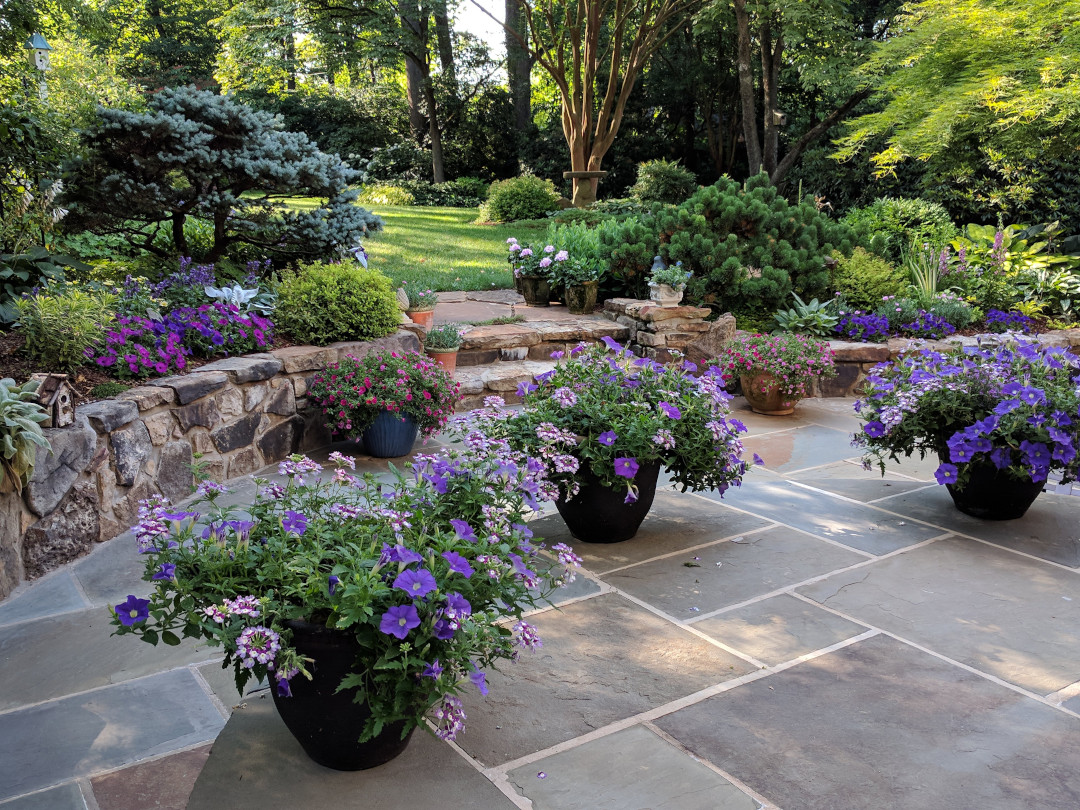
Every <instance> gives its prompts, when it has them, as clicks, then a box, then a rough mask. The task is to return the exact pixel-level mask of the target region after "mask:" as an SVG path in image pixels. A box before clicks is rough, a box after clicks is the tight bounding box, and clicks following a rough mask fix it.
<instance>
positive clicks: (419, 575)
mask: <svg viewBox="0 0 1080 810" xmlns="http://www.w3.org/2000/svg"><path fill="white" fill-rule="evenodd" d="M393 587H395V588H398V589H399V590H402V591H405V592H406V593H407V594H409V595H410V596H424V595H425V594H429V593H431V592H432V591H434V590H435V589H436V588H438V587H439V584H438V583H437V582H436V581H435V577H434V576H432V574H431V572H430V571H428V570H427V569H426V568H421V569H419V570H416V571H414V570H413V569H411V568H409V569H407V570H405V571H402V572H401V573H400V574H398V576H397V579H395V580H394V585H393Z"/></svg>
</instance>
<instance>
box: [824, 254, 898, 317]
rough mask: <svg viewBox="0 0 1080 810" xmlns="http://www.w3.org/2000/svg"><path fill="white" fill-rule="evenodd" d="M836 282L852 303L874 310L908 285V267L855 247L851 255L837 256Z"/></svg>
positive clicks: (840, 290)
mask: <svg viewBox="0 0 1080 810" xmlns="http://www.w3.org/2000/svg"><path fill="white" fill-rule="evenodd" d="M836 258H837V264H836V266H835V267H834V268H833V271H832V283H833V287H834V289H836V291H837V292H839V293H842V294H843V296H844V300H845V301H846V302H847V304H848V306H851V307H854V308H855V309H863V310H867V311H873V310H875V309H877V308H878V307H879V306H881V299H882V298H884V297H885V296H887V295H899V294H900V293H901V292H903V291H904V289H905V288H906V287H907V278H906V276H905V274H904V271H903V270H901V269H899V268H896V267H893V266H892V265H891V264H889V263H888V262H887V261H885V260H884V259H882V258H880V257H878V256H875V255H874V254H873V253H869V252H867V251H865V250H863V249H862V248H861V247H857V248H855V250H854V251H853V252H852V254H851V256H850V257H844V256H837V257H836Z"/></svg>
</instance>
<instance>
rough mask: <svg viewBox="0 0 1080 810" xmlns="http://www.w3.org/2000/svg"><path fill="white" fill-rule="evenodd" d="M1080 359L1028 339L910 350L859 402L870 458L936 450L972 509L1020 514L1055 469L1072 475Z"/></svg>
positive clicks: (944, 475)
mask: <svg viewBox="0 0 1080 810" xmlns="http://www.w3.org/2000/svg"><path fill="white" fill-rule="evenodd" d="M1078 364H1080V361H1078V360H1077V358H1076V357H1075V356H1074V355H1071V354H1069V353H1067V352H1066V351H1065V350H1064V349H1058V348H1051V347H1043V346H1040V345H1039V344H1038V343H1034V342H1028V341H1027V340H1023V339H1021V340H1017V341H1016V342H1015V343H1011V342H1005V343H1001V344H997V343H996V342H995V343H989V344H982V345H980V346H977V347H966V348H960V347H957V348H956V349H953V350H951V351H947V352H942V351H937V350H932V349H922V350H920V351H914V352H908V353H906V354H904V355H903V356H902V357H900V358H899V359H897V360H896V361H894V362H892V363H887V364H882V365H879V366H878V367H877V368H876V369H875V370H874V373H873V374H871V375H870V376H868V377H867V379H866V390H865V394H864V397H863V398H862V399H860V400H859V401H858V402H857V403H856V404H855V408H856V410H857V411H858V412H859V415H860V417H861V419H862V420H863V425H862V432H861V433H859V434H857V435H856V441H857V442H858V443H859V444H861V445H862V446H863V447H864V448H866V457H865V461H866V463H867V464H869V462H870V461H871V460H872V459H877V461H878V463H879V464H880V466H881V469H882V471H883V472H884V469H885V461H884V459H885V458H886V457H887V458H891V459H894V460H895V459H897V458H898V457H899V456H901V455H903V456H910V455H911V454H912V453H914V452H915V451H918V452H919V454H920V456H922V455H925V454H926V453H928V452H931V453H936V454H937V455H938V457H939V459H940V462H941V464H940V466H939V467H938V469H937V472H936V473H935V477H936V478H937V481H938V483H939V484H944V485H946V486H947V487H948V489H949V494H950V495H952V498H953V501H954V503H955V504H956V507H957V508H958V509H959V510H960V511H962V512H965V513H967V514H969V515H974V516H975V517H982V518H989V519H995V520H1008V519H1012V518H1018V517H1021V516H1022V515H1023V514H1024V513H1025V512H1026V511H1027V509H1028V507H1029V506H1031V504H1032V503H1033V502H1034V500H1035V498H1036V497H1038V495H1039V493H1040V492H1041V491H1042V488H1043V484H1044V483H1045V482H1046V479H1047V477H1048V476H1049V475H1050V473H1051V472H1052V471H1057V472H1060V473H1061V474H1062V475H1063V477H1064V480H1065V481H1070V480H1074V479H1075V478H1076V474H1077V468H1078V465H1080V462H1078V460H1077V449H1078V448H1080V418H1078V416H1077V414H1078V413H1080V410H1078V409H1080V388H1078V383H1080V372H1078V370H1077V369H1078Z"/></svg>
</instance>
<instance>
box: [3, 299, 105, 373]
mask: <svg viewBox="0 0 1080 810" xmlns="http://www.w3.org/2000/svg"><path fill="white" fill-rule="evenodd" d="M15 308H16V309H17V310H18V313H19V317H18V323H19V328H20V329H22V332H23V334H24V335H25V337H26V347H25V352H26V354H27V355H29V357H30V358H31V359H32V360H36V361H38V362H40V363H42V364H43V365H44V366H45V367H46V368H49V369H59V370H61V371H71V370H72V369H74V368H77V367H78V366H81V365H82V364H83V363H85V362H86V350H87V349H92V348H93V347H95V346H97V345H98V344H99V343H101V342H102V341H103V340H104V339H105V332H106V331H107V329H108V326H109V324H110V323H112V321H113V320H114V319H115V314H114V313H115V312H116V296H115V295H113V294H112V293H110V292H107V291H105V290H101V289H96V290H95V289H90V288H82V287H79V286H76V285H74V284H50V285H48V286H47V287H45V289H43V290H40V291H38V292H36V293H34V294H33V295H28V296H26V297H24V298H21V299H19V300H18V301H17V302H16V303H15Z"/></svg>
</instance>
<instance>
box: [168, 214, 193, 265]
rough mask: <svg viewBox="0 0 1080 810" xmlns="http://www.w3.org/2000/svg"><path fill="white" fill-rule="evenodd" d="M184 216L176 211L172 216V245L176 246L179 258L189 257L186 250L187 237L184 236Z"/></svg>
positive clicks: (189, 253) (188, 252)
mask: <svg viewBox="0 0 1080 810" xmlns="http://www.w3.org/2000/svg"><path fill="white" fill-rule="evenodd" d="M185 219H186V217H185V215H184V214H182V213H180V212H179V211H177V212H176V213H174V214H173V215H172V238H173V244H174V245H176V253H177V254H178V255H179V256H190V255H191V252H190V251H189V250H188V243H187V237H186V236H185V235H184V220H185Z"/></svg>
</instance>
